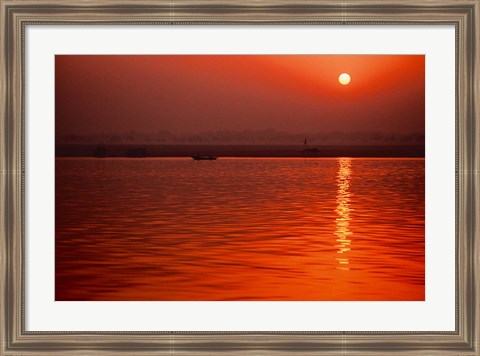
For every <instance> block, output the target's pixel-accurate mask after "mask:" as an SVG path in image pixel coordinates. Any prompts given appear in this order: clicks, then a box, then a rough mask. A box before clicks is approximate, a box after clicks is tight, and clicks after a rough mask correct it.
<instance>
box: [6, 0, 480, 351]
mask: <svg viewBox="0 0 480 356" xmlns="http://www.w3.org/2000/svg"><path fill="white" fill-rule="evenodd" d="M479 17H480V0H384V1H379V0H350V1H346V0H342V1H335V0H299V1H294V0H260V1H254V2H253V1H248V0H233V1H227V0H223V1H218V0H212V1H209V0H185V1H184V0H83V1H81V0H72V1H67V0H0V70H1V72H0V99H1V100H0V103H1V105H0V128H1V129H0V148H1V151H0V152H1V153H0V159H1V161H0V169H1V175H0V212H1V214H0V244H1V245H0V291H1V295H0V323H1V324H0V354H1V355H53V354H58V355H70V354H72V355H73V354H89V355H97V354H98V355H100V354H102V355H107V354H108V355H109V354H112V355H115V354H119V353H128V354H137V355H140V354H142V355H144V354H145V355H147V354H148V355H150V354H151V355H153V354H155V355H157V354H158V355H163V354H164V355H174V354H175V355H211V354H214V353H216V354H229V355H240V354H256V355H259V354H261V355H270V354H271V355H291V354H302V355H314V354H315V355H318V354H326V355H327V354H328V355H336V354H338V355H347V354H348V355H373V354H409V355H432V354H445V355H480V345H479V337H480V332H479V321H480V312H479V295H480V289H479V287H480V280H479V278H478V273H479V272H480V270H479V261H480V255H479V251H480V247H479V245H480V239H479V237H480V234H479V233H480V224H479V221H478V204H479V203H480V199H479V198H480V185H479V137H480V121H479V113H480V111H479V105H480V100H479V98H480V66H479V60H480V55H479V54H480V20H479ZM134 23H135V24H139V23H140V24H154V23H161V24H170V25H175V24H205V25H207V24H209V25H214V24H227V25H229V24H292V25H293V24H311V25H316V24H318V25H321V24H339V25H340V24H358V25H361V24H372V25H388V24H402V25H408V24H426V25H436V24H450V25H454V26H455V28H456V41H457V43H456V45H457V46H456V51H457V53H456V58H457V61H456V64H457V68H456V71H457V77H456V92H457V98H456V99H457V102H456V113H457V118H456V127H457V152H456V182H457V186H456V191H457V202H456V205H457V206H456V211H457V226H456V247H457V251H456V253H457V270H456V275H457V286H456V288H457V291H456V292H457V295H456V297H457V303H456V330H455V331H454V332H447V331H446V332H382V331H378V332H362V331H358V332H321V331H319V332H222V333H218V332H173V331H172V332H32V331H26V330H25V323H24V317H25V303H24V279H25V275H24V263H25V260H24V252H25V251H24V221H23V216H24V195H25V190H24V178H25V169H24V109H25V108H24V98H25V93H24V43H25V38H24V34H25V27H26V26H28V25H32V24H35V25H42V24H134ZM27 173H28V172H27Z"/></svg>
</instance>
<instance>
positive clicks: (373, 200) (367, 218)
mask: <svg viewBox="0 0 480 356" xmlns="http://www.w3.org/2000/svg"><path fill="white" fill-rule="evenodd" d="M424 163H425V162H424V159H398V158H395V159H388V158H387V159H384V158H382V159H362V158H332V159H321V158H318V159H316V158H309V159H301V158H219V159H218V160H216V161H193V160H192V159H190V158H145V159H143V158H132V159H127V158H105V159H101V158H100V159H99V158H57V159H56V168H55V172H56V174H55V175H56V199H55V202H56V206H55V220H56V221H55V228H56V237H55V256H56V257H55V267H56V285H55V298H56V300H155V301H168V300H175V301H183V300H190V301H194V300H202V301H206V300H211V301H224V300H265V301H277V300H289V301H337V300H338V301H343V300H350V301H360V300H362V301H364V300H377V301H378V300H424V298H425V283H424V282H425V278H424V272H425V267H424V263H425V261H424V260H425V258H424V256H425V251H424V249H425V214H424V213H425V207H424V204H425V203H424V194H425V186H424V180H425V174H424Z"/></svg>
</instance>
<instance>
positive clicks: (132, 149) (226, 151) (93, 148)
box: [55, 144, 425, 158]
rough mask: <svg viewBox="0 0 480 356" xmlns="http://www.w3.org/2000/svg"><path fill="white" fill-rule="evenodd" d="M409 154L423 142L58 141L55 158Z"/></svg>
mask: <svg viewBox="0 0 480 356" xmlns="http://www.w3.org/2000/svg"><path fill="white" fill-rule="evenodd" d="M193 155H211V156H216V157H252V158H253V157H292V158H293V157H298V158H309V157H313V158H315V157H398V158H401V157H406V158H409V157H412V158H424V157H425V146H424V145H325V146H322V145H301V146H299V145H138V144H132V145H96V144H75V145H65V144H59V145H56V147H55V156H56V157H137V158H140V157H190V156H193Z"/></svg>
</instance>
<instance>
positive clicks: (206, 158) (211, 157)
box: [191, 155, 217, 161]
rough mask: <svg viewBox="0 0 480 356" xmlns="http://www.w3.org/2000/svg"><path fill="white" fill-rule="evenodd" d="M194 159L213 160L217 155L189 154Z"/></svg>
mask: <svg viewBox="0 0 480 356" xmlns="http://www.w3.org/2000/svg"><path fill="white" fill-rule="evenodd" d="M191 157H192V158H193V159H194V160H195V161H215V160H216V159H217V157H215V156H200V155H196V156H191Z"/></svg>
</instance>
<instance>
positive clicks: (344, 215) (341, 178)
mask: <svg viewBox="0 0 480 356" xmlns="http://www.w3.org/2000/svg"><path fill="white" fill-rule="evenodd" d="M351 174H352V168H351V159H350V158H340V159H339V161H338V173H337V208H336V212H337V218H336V219H335V220H336V229H335V236H336V237H337V239H336V241H337V243H338V244H337V245H336V247H337V257H336V258H335V260H336V261H337V269H341V270H349V269H350V261H349V259H348V251H350V249H351V247H350V244H351V242H352V240H351V239H350V235H352V232H351V231H350V220H351V218H350V196H351V193H350V176H351Z"/></svg>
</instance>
